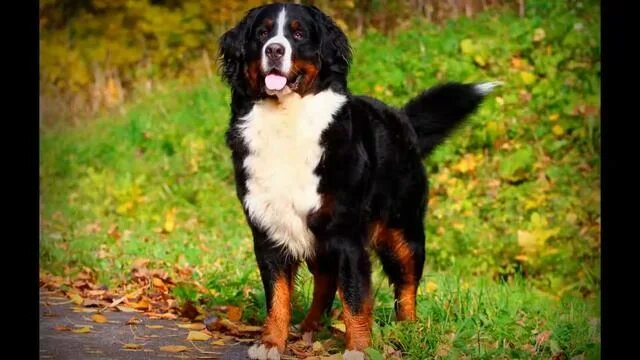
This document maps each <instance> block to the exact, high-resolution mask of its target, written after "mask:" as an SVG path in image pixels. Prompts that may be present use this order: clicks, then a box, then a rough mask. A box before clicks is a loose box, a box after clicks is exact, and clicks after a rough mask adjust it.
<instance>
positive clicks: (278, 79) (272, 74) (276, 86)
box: [264, 69, 303, 95]
mask: <svg viewBox="0 0 640 360" xmlns="http://www.w3.org/2000/svg"><path fill="white" fill-rule="evenodd" d="M302 77H303V74H302V73H293V74H292V75H291V76H290V77H287V76H285V75H284V74H283V73H282V72H280V71H279V70H277V69H272V70H270V71H269V72H268V73H267V75H266V76H265V77H264V86H265V88H266V90H267V93H268V94H270V95H275V94H277V93H279V92H281V91H284V90H285V88H287V87H288V88H289V89H290V90H291V91H295V90H296V89H297V88H298V86H299V85H300V81H301V80H302Z"/></svg>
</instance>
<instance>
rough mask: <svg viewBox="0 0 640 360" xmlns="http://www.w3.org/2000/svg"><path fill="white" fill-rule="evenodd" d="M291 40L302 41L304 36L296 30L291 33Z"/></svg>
mask: <svg viewBox="0 0 640 360" xmlns="http://www.w3.org/2000/svg"><path fill="white" fill-rule="evenodd" d="M293 38H294V39H296V40H302V39H303V38H304V34H303V33H302V31H300V30H297V31H295V32H294V33H293Z"/></svg>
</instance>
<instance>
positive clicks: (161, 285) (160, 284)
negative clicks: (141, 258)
mask: <svg viewBox="0 0 640 360" xmlns="http://www.w3.org/2000/svg"><path fill="white" fill-rule="evenodd" d="M151 282H152V283H153V286H154V287H156V288H158V289H159V290H160V291H167V285H165V283H164V281H162V279H159V278H157V277H154V278H153V280H151Z"/></svg>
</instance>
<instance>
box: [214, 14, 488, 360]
mask: <svg viewBox="0 0 640 360" xmlns="http://www.w3.org/2000/svg"><path fill="white" fill-rule="evenodd" d="M219 49H220V53H219V55H220V60H221V62H220V65H221V73H222V77H223V78H224V80H225V81H226V82H227V83H228V84H229V86H230V88H231V120H230V125H229V128H228V131H227V133H226V141H227V144H228V146H229V147H230V149H231V154H232V159H233V165H234V170H235V181H236V191H237V196H238V198H239V200H240V202H241V203H242V207H243V209H244V213H245V216H246V220H247V222H248V225H249V227H250V228H251V232H252V234H253V244H254V252H255V256H256V260H257V263H258V268H259V270H260V275H261V278H262V283H263V286H264V291H265V294H266V304H267V314H268V315H267V319H266V321H265V325H264V329H263V332H262V335H261V338H260V340H259V342H258V343H256V344H255V345H253V346H252V347H251V348H250V349H249V351H248V356H249V357H250V358H251V359H279V358H280V355H281V354H282V353H283V352H284V351H285V346H286V341H287V336H288V332H289V321H290V318H291V301H292V298H293V289H294V281H295V277H296V270H297V269H298V266H299V265H300V264H302V263H306V264H307V266H308V268H309V270H310V271H311V273H312V274H313V281H314V288H313V300H312V304H311V308H310V310H309V312H308V315H307V316H306V318H305V319H304V321H302V323H301V324H300V326H299V329H300V331H301V332H302V333H303V334H305V335H304V338H305V339H311V338H312V337H311V336H312V334H313V332H314V331H315V330H317V329H318V327H319V325H320V321H321V317H322V316H323V314H324V313H325V312H326V311H327V310H328V309H330V307H331V304H332V303H333V300H334V297H335V294H336V292H337V293H338V296H339V297H340V300H341V301H342V306H343V318H344V323H345V326H346V334H345V342H346V351H345V354H344V358H345V359H363V358H364V354H363V352H362V351H363V350H364V349H365V348H367V347H368V346H369V345H370V342H371V334H370V333H371V326H372V308H373V295H372V291H371V290H372V289H371V261H370V256H369V254H370V253H376V254H377V256H378V257H379V259H380V261H381V263H382V266H383V268H384V271H385V273H386V275H387V276H388V277H389V279H390V281H391V283H392V284H393V286H394V293H395V300H396V302H395V310H396V317H397V320H415V319H416V291H417V287H418V284H419V281H420V278H421V276H422V271H423V265H424V261H425V231H424V218H425V213H426V207H427V177H426V173H425V169H424V166H423V163H422V160H423V158H424V157H425V156H426V155H428V154H429V153H430V152H431V151H432V150H433V149H434V147H435V146H437V145H438V144H439V143H441V142H442V141H443V140H444V139H445V137H446V136H447V135H448V134H449V133H450V132H451V131H452V130H453V129H454V128H455V127H456V126H457V125H459V124H460V123H461V122H462V121H463V120H464V119H465V118H466V117H467V116H468V115H469V114H471V113H472V112H473V111H474V110H475V109H476V108H477V106H478V105H479V104H480V102H481V101H482V99H483V98H484V97H485V95H487V94H488V93H489V92H490V91H491V90H492V89H493V88H494V87H495V86H496V85H499V83H498V82H487V83H479V84H461V83H447V84H443V85H439V86H436V87H434V88H431V89H429V90H427V91H425V92H423V93H422V94H420V95H418V96H417V97H415V98H414V99H412V100H411V101H409V102H408V103H407V104H406V105H405V106H404V107H402V108H399V109H398V108H394V107H391V106H388V105H385V104H384V103H382V102H380V101H378V100H376V99H373V98H370V97H366V96H356V95H353V94H351V93H350V92H349V89H348V87H347V73H348V70H349V65H350V61H351V48H350V45H349V42H348V40H347V37H346V36H345V34H344V33H343V32H342V31H341V30H340V28H339V27H338V26H336V23H335V22H334V21H333V20H332V19H331V18H330V17H328V16H327V15H325V14H324V13H323V12H321V11H320V10H319V9H318V8H316V7H313V6H306V5H296V4H270V5H265V6H260V7H257V8H254V9H252V10H250V11H248V12H247V14H246V16H245V17H244V18H243V19H242V20H241V21H240V22H239V24H238V25H237V26H236V27H234V28H232V29H231V30H229V31H227V32H226V33H225V34H224V35H222V37H221V38H220V44H219ZM380 61H384V59H383V57H381V59H380Z"/></svg>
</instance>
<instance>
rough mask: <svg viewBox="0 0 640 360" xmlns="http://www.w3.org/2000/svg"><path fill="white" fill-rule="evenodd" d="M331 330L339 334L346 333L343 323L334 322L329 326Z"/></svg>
mask: <svg viewBox="0 0 640 360" xmlns="http://www.w3.org/2000/svg"><path fill="white" fill-rule="evenodd" d="M331 328H332V329H335V330H337V331H339V332H341V333H346V332H347V327H346V326H345V325H344V323H343V322H335V323H333V324H331Z"/></svg>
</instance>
